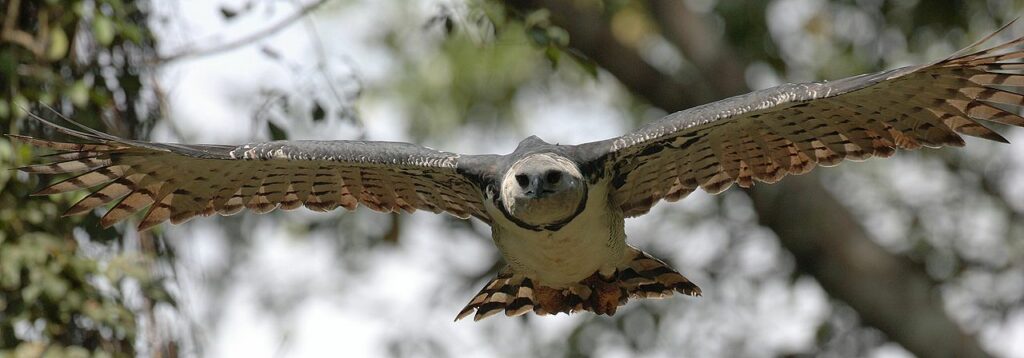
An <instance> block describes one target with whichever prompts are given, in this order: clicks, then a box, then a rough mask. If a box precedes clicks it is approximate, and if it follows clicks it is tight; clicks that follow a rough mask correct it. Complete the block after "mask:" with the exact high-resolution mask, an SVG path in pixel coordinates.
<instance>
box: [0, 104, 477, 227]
mask: <svg viewBox="0 0 1024 358" xmlns="http://www.w3.org/2000/svg"><path fill="white" fill-rule="evenodd" d="M40 120H42V119H40ZM43 122H45V123H47V124H50V125H51V126H53V127H54V128H55V129H56V130H58V131H60V132H63V133H65V134H68V135H71V136H73V137H77V138H79V139H82V140H84V141H85V143H64V142H57V141H50V140H41V139H36V138H31V137H25V136H17V135H11V137H12V138H13V139H15V140H19V141H23V142H26V143H28V144H31V145H34V146H37V147H44V148H49V149H54V150H57V151H58V153H57V154H54V155H51V156H48V158H49V159H51V160H52V161H51V162H50V163H45V164H37V165H30V166H27V167H23V168H20V169H21V170H22V171H25V172H28V173H33V174H64V173H70V174H73V176H72V177H71V178H68V179H66V180H63V181H60V182H57V183H55V184H53V185H50V186H49V187H47V188H45V189H42V190H41V191H40V192H38V193H37V194H54V193H62V192H68V191H74V190H90V188H93V187H98V188H97V189H94V190H92V192H91V193H90V194H89V195H88V196H86V197H85V198H84V199H82V200H81V201H79V202H78V203H77V204H75V205H74V206H72V207H71V208H69V209H68V211H67V215H71V214H78V213H83V212H87V211H90V210H92V209H93V208H96V207H99V206H101V205H104V204H107V203H110V202H113V201H115V200H119V199H120V201H118V202H117V204H115V205H114V206H113V207H112V208H111V209H110V210H109V211H107V213H106V214H105V215H104V216H103V218H102V219H101V220H100V222H101V224H102V225H104V226H110V225H112V224H114V223H116V222H118V221H121V220H124V219H125V218H127V217H128V216H130V215H132V214H134V213H136V212H139V211H142V210H144V209H146V208H147V207H148V208H149V210H148V211H147V212H146V215H145V216H144V217H143V219H142V222H141V223H139V228H140V229H147V228H150V227H152V226H154V225H157V224H159V223H161V222H164V221H167V220H170V221H171V222H173V223H179V222H183V221H186V220H189V219H191V218H193V217H195V216H197V215H211V214H213V213H219V214H221V215H231V214H234V213H237V212H239V211H241V210H242V209H245V208H248V209H250V210H252V211H254V212H257V213H265V212H268V211H271V210H274V209H275V208H278V207H280V208H282V209H286V210H289V209H295V208H298V207H300V206H305V207H307V208H309V209H312V210H317V211H327V210H332V209H334V208H336V207H339V206H340V207H344V208H346V209H349V210H352V209H355V208H356V206H358V205H359V204H362V205H364V206H366V207H369V208H370V209H373V210H377V211H409V212H411V211H414V210H429V211H433V212H447V213H449V214H452V215H455V216H457V217H460V218H468V217H470V216H474V217H477V218H479V219H481V220H483V221H485V222H489V221H490V218H489V217H488V215H487V212H486V211H485V210H484V208H483V204H482V200H483V195H482V193H481V190H482V189H481V186H482V185H483V184H482V183H483V182H484V181H485V180H487V178H488V177H489V176H490V175H491V173H490V172H489V170H490V169H489V168H490V166H488V165H487V163H488V162H489V157H490V156H470V155H459V154H455V153H447V152H441V151H436V150H433V149H429V148H425V147H421V146H417V145H414V144H410V143H395V142H365V141H274V142H263V143H251V144H246V145H241V146H227V145H189V144H170V143H151V142H143V141H135V140H128V139H123V138H118V137H114V136H111V135H108V134H105V133H101V132H96V131H90V133H83V132H80V131H75V130H72V129H68V128H65V127H61V126H57V125H55V124H52V123H49V122H46V121H43Z"/></svg>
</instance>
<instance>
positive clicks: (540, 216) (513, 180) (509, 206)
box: [501, 153, 587, 226]
mask: <svg viewBox="0 0 1024 358" xmlns="http://www.w3.org/2000/svg"><path fill="white" fill-rule="evenodd" d="M585 186H586V181H584V180H583V174H581V173H580V170H579V168H578V167H577V166H576V164H575V163H574V162H573V161H572V160H569V159H568V158H566V157H563V156H561V155H558V154H554V153H537V154H531V155H528V156H526V157H524V158H522V159H519V160H518V161H516V162H515V163H513V164H512V166H511V167H510V168H509V170H508V171H507V172H505V176H504V177H503V178H502V180H501V202H502V205H503V206H504V207H505V210H506V211H507V212H508V213H509V214H511V215H512V216H513V217H515V218H516V219H519V220H520V221H522V222H523V223H526V224H528V225H532V226H544V225H549V224H552V223H557V222H560V221H565V220H568V219H570V218H571V217H572V216H573V215H575V214H576V212H577V208H579V206H580V204H581V202H582V201H583V200H585V199H586V192H587V190H586V187H585Z"/></svg>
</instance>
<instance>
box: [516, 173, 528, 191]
mask: <svg viewBox="0 0 1024 358" xmlns="http://www.w3.org/2000/svg"><path fill="white" fill-rule="evenodd" d="M516 183H519V186H520V187H522V188H525V187H526V186H527V185H530V178H527V177H526V174H516Z"/></svg>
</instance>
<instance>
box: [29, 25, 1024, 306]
mask: <svg viewBox="0 0 1024 358" xmlns="http://www.w3.org/2000/svg"><path fill="white" fill-rule="evenodd" d="M990 37H991V36H990ZM987 39H988V38H986V40H987ZM983 41H984V40H983ZM980 42H982V41H979V43H980ZM1022 44H1024V38H1021V39H1017V40H1014V41H1011V42H1007V43H1005V44H1002V45H999V46H996V47H993V48H989V49H985V50H981V51H977V52H974V53H969V52H970V50H971V49H974V48H976V47H977V45H978V44H977V43H976V44H975V45H972V46H971V47H968V49H965V50H962V51H960V52H958V53H957V54H956V55H954V56H951V57H950V58H947V59H945V60H942V61H938V62H935V63H931V64H927V65H920V66H910V67H903V68H898V69H894V70H890V71H884V72H879V73H875V74H866V75H860V76H855V77H850V78H845V79H841V80H837V81H832V82H819V83H805V84H786V85H782V86H778V87H774V88H769V89H765V90H760V91H755V92H752V93H749V94H745V95H741V96H736V97H732V98H728V99H725V100H721V101H718V102H714V103H710V104H707V105H703V106H699V107H695V108H691V109H688V110H684V111H680V112H676V113H673V114H670V115H668V116H666V117H665V118H662V119H660V120H657V121H654V122H652V123H650V124H648V125H647V126H645V127H643V128H641V129H639V130H636V131H634V132H631V133H628V134H626V135H624V136H621V137H618V138H612V139H608V140H603V141H598V142H591V143H585V144H580V145H555V144H549V143H546V142H544V141H543V140H541V139H539V138H537V137H530V138H527V139H526V140H524V141H522V142H521V143H520V144H519V146H518V147H517V148H516V150H515V151H513V152H512V153H510V154H507V155H462V154H455V153H448V152H442V151H436V150H433V149H429V148H425V147H421V146H417V145H414V144H409V143H394V142H366V141H274V142H262V143H250V144H245V145H241V146H227V145H190V144H169V143H151V142H142V141H135V140H129V139H123V138H118V137H114V136H111V135H108V134H105V133H101V132H97V131H94V130H91V129H88V128H82V131H79V130H73V129H70V128H66V127H62V126H59V125H56V124H52V123H49V122H46V121H44V120H42V119H39V120H41V121H43V122H44V123H47V124H48V125H50V126H52V127H53V128H55V129H56V130H58V131H59V132H62V133H64V134H67V135H70V136H72V137H76V138H78V139H80V140H83V141H84V142H83V143H65V142H58V141H51V140H43V139H36V138H31V137H25V136H17V135H12V136H11V137H12V138H14V139H16V140H19V141H23V142H26V143H28V144H31V145H34V146H37V147H43V148H49V149H53V150H56V151H57V152H58V153H57V154H54V155H52V156H48V158H50V159H52V161H51V162H49V163H45V164H37V165H31V166H27V167H23V168H20V169H21V170H22V171H25V172H28V173H33V174H64V173H68V174H73V176H72V177H70V178H68V179H66V180H63V181H60V182H57V183H55V184H52V185H50V186H49V187H47V188H45V189H43V190H41V191H40V192H39V193H38V194H40V195H42V194H54V193H62V192H68V191H74V190H83V189H84V190H91V193H90V194H89V195H88V196H86V197H85V198H84V199H82V200H81V201H79V202H78V203H76V204H75V205H73V206H72V207H71V208H69V209H68V214H79V213H85V212H89V211H91V210H92V209H94V208H97V207H99V206H102V205H105V204H109V203H112V202H116V203H115V204H113V206H112V207H111V209H110V210H108V211H107V212H106V214H105V215H104V216H103V218H102V219H101V224H102V225H104V226H110V225H113V224H114V223H117V222H119V221H122V220H124V219H126V218H128V217H129V216H131V215H133V214H135V213H139V212H145V214H144V216H143V217H142V219H141V221H140V223H139V229H147V228H150V227H153V226H155V225H158V224H160V223H162V222H165V221H168V220H169V221H171V222H172V223H180V222H184V221H187V220H189V219H191V218H194V217H196V216H200V215H202V216H207V215H212V214H214V213H218V214H221V215H231V214H234V213H237V212H239V211H241V210H242V209H250V210H252V211H254V212H257V213H265V212H269V211H272V210H274V209H276V208H278V207H280V208H282V209H286V210H290V209H295V208H298V207H300V206H305V207H307V208H309V209H312V210H317V211H326V210H332V209H334V208H337V207H339V206H340V207H344V208H346V209H349V210H352V209H355V208H356V207H357V206H358V205H364V206H366V207H369V208H370V209H373V210H377V211H385V212H399V211H407V212H412V211H415V210H429V211H432V212H435V213H439V212H446V213H449V214H452V215H455V216H457V217H460V218H469V217H475V218H477V219H479V220H481V221H483V222H485V223H487V224H489V225H490V226H491V228H492V238H493V239H494V242H495V245H496V246H497V247H498V249H499V251H500V252H501V254H502V256H503V258H504V259H505V261H506V263H507V266H506V267H505V268H504V269H502V270H501V271H500V272H499V273H498V275H497V277H495V278H494V279H493V280H491V281H490V282H489V283H488V284H487V285H486V286H485V287H484V288H483V289H482V290H481V291H480V293H478V294H477V295H476V296H474V297H473V299H472V300H471V301H470V303H469V304H468V305H467V306H466V308H464V309H463V310H462V311H461V312H460V313H459V314H458V316H457V318H456V319H461V318H463V317H465V316H468V315H470V314H473V313H475V316H474V318H475V319H477V320H479V319H482V318H485V317H487V316H490V315H493V314H496V313H499V312H504V313H505V314H506V315H508V316H516V315H520V314H523V313H526V312H530V311H533V312H535V313H537V314H555V313H560V312H566V313H571V312H576V311H593V312H595V313H598V314H608V315H611V314H614V313H615V311H616V309H617V308H618V307H619V306H620V305H623V304H625V303H626V301H627V300H628V299H629V298H662V297H667V296H670V295H672V294H673V292H679V293H682V294H686V295H692V296H697V295H700V289H699V288H697V286H696V285H694V284H693V283H691V282H690V281H689V280H687V279H686V278H685V277H683V276H682V275H681V274H679V273H678V272H676V271H675V270H673V269H672V268H670V267H669V266H668V265H666V264H665V263H664V262H662V261H660V260H658V259H656V258H653V257H651V256H650V255H648V254H646V253H644V252H642V251H640V250H638V249H636V248H633V247H632V246H629V245H627V244H626V242H625V239H626V235H625V230H624V223H625V220H624V219H625V218H626V217H633V216H638V215H642V214H644V213H646V212H647V211H648V210H650V208H651V207H652V206H653V205H654V204H655V203H657V202H658V201H660V200H668V201H675V200H678V199H680V198H682V197H684V196H686V195H687V194H689V193H691V192H693V191H694V190H697V188H701V189H704V190H705V191H707V192H709V193H712V194H715V193H719V192H721V191H723V190H725V189H726V188H728V187H729V186H731V185H732V184H733V183H737V184H739V185H740V186H743V187H748V186H750V185H753V183H754V182H755V181H761V182H766V183H773V182H776V181H778V180H780V179H782V177H784V176H785V175H787V174H802V173H806V172H808V171H810V170H811V169H813V168H814V167H816V166H819V165H821V166H832V165H836V164H838V163H839V162H841V161H843V160H844V159H850V160H864V159H867V158H870V157H873V156H880V157H888V156H891V155H892V154H893V153H895V151H896V149H916V148H920V147H922V146H924V147H931V148H937V147H942V146H963V145H964V141H963V139H962V138H961V137H960V135H961V134H964V135H969V136H974V137H980V138H984V139H989V140H994V141H1000V142H1006V140H1005V139H1003V137H1001V136H1000V135H999V134H997V133H996V132H994V131H992V130H990V129H988V128H987V127H985V126H984V124H983V123H984V122H993V123H1001V124H1008V125H1013V126H1024V118H1022V117H1021V116H1019V115H1018V114H1017V113H1015V112H1016V108H1018V107H1022V106H1024V95H1022V94H1021V88H1022V87H1024V74H1022V73H1021V70H1024V62H1020V61H1018V60H1019V59H1021V58H1024V51H1022V49H1021V47H1022ZM1010 108H1013V109H1014V111H1009V110H1008V109H1010Z"/></svg>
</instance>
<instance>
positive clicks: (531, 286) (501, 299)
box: [455, 247, 701, 321]
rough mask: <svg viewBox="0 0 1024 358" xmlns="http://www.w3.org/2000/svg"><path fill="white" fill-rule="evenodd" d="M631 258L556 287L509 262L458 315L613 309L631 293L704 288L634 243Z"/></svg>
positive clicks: (659, 293)
mask: <svg viewBox="0 0 1024 358" xmlns="http://www.w3.org/2000/svg"><path fill="white" fill-rule="evenodd" d="M627 255H630V256H631V257H632V259H631V260H630V261H629V263H628V264H626V265H625V266H623V267H620V268H619V269H618V270H616V271H615V272H614V273H613V274H612V275H611V277H603V276H602V275H600V274H599V273H597V272H595V273H594V274H593V275H591V276H590V277H588V278H586V279H584V280H582V281H580V282H579V283H577V284H575V285H571V286H569V287H565V288H552V287H548V286H544V285H543V283H538V282H534V281H533V280H531V279H530V278H528V277H524V276H523V275H521V274H517V273H515V272H513V271H512V270H511V269H510V268H509V267H508V266H506V267H505V268H504V269H502V270H501V271H500V272H499V273H498V276H497V277H495V278H494V279H493V280H491V281H490V282H488V283H487V285H486V286H484V288H483V289H482V290H480V293H478V294H477V295H476V296H474V297H473V299H472V300H471V301H470V302H469V304H467V305H466V307H465V308H463V309H462V311H461V312H459V315H458V316H457V317H455V320H456V321H458V320H460V319H462V318H465V317H466V316H469V314H470V313H473V312H474V311H476V315H474V317H473V320H475V321H479V320H481V319H484V318H487V317H490V316H492V315H494V314H497V313H499V312H505V315H506V316H509V317H513V316H519V315H522V314H525V313H527V312H530V311H533V312H534V313H536V314H538V315H548V314H558V313H563V312H564V313H567V314H568V313H573V312H579V311H591V312H594V313H597V314H606V315H609V316H611V315H613V314H615V310H616V309H617V308H618V307H619V306H622V305H624V304H626V302H628V301H629V299H630V298H638V299H640V298H665V297H669V296H672V294H673V292H679V293H682V294H684V295H688V296H700V294H701V292H700V288H699V287H697V285H695V284H693V282H690V280H688V279H686V277H683V275H681V274H680V273H679V272H677V271H676V270H673V269H672V268H671V267H669V266H668V265H667V264H665V263H664V262H662V261H661V260H658V259H656V258H653V257H651V256H650V255H648V254H647V253H645V252H643V251H640V250H637V249H636V248H633V247H629V252H628V253H627Z"/></svg>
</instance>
